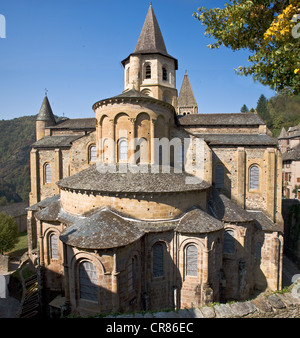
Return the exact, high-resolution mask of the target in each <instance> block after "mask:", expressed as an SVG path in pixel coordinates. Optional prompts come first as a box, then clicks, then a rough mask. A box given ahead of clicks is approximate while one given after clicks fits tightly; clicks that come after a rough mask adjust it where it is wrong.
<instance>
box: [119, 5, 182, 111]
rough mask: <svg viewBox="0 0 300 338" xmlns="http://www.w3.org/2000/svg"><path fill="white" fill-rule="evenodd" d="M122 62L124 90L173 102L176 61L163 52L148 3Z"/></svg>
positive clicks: (174, 102) (175, 100)
mask: <svg viewBox="0 0 300 338" xmlns="http://www.w3.org/2000/svg"><path fill="white" fill-rule="evenodd" d="M122 65H123V67H124V75H125V76H124V92H126V91H128V90H131V89H135V90H137V91H140V92H141V93H143V94H146V95H148V96H151V97H154V98H155V99H158V100H161V101H165V102H168V103H170V104H172V105H173V106H174V107H176V106H177V89H176V70H177V69H178V61H177V59H175V58H174V57H172V56H171V55H169V54H168V52H167V49H166V46H165V43H164V39H163V36H162V33H161V31H160V28H159V25H158V22H157V19H156V17H155V14H154V11H153V8H152V4H151V3H150V7H149V9H148V13H147V16H146V19H145V22H144V25H143V28H142V31H141V34H140V36H139V39H138V42H137V44H136V47H135V50H134V52H133V53H131V54H130V55H129V56H128V57H127V58H126V59H124V60H123V61H122Z"/></svg>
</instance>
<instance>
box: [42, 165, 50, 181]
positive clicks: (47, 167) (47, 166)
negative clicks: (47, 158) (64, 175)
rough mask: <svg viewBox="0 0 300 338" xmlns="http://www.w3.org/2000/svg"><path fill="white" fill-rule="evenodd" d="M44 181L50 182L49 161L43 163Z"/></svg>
mask: <svg viewBox="0 0 300 338" xmlns="http://www.w3.org/2000/svg"><path fill="white" fill-rule="evenodd" d="M44 170H45V183H51V165H50V164H49V163H46V164H45V167H44Z"/></svg>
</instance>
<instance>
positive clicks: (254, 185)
mask: <svg viewBox="0 0 300 338" xmlns="http://www.w3.org/2000/svg"><path fill="white" fill-rule="evenodd" d="M250 189H254V190H257V189H259V168H258V166H257V165H254V166H252V167H251V168H250Z"/></svg>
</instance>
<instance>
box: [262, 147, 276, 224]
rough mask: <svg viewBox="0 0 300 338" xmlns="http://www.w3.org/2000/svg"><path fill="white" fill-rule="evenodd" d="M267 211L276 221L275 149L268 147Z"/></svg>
mask: <svg viewBox="0 0 300 338" xmlns="http://www.w3.org/2000/svg"><path fill="white" fill-rule="evenodd" d="M266 160H267V172H266V179H267V180H266V182H265V183H266V209H267V210H266V213H267V215H268V216H269V217H270V218H271V220H272V221H273V222H275V169H276V168H275V149H274V148H268V149H267V153H266ZM262 183H263V182H262Z"/></svg>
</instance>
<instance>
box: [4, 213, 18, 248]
mask: <svg viewBox="0 0 300 338" xmlns="http://www.w3.org/2000/svg"><path fill="white" fill-rule="evenodd" d="M18 234H19V233H18V226H17V223H16V221H15V220H14V218H13V217H12V216H10V215H9V216H6V215H5V213H3V212H2V213H0V252H1V254H3V253H4V252H6V251H9V250H11V249H13V248H14V246H15V244H16V243H17V242H18Z"/></svg>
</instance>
